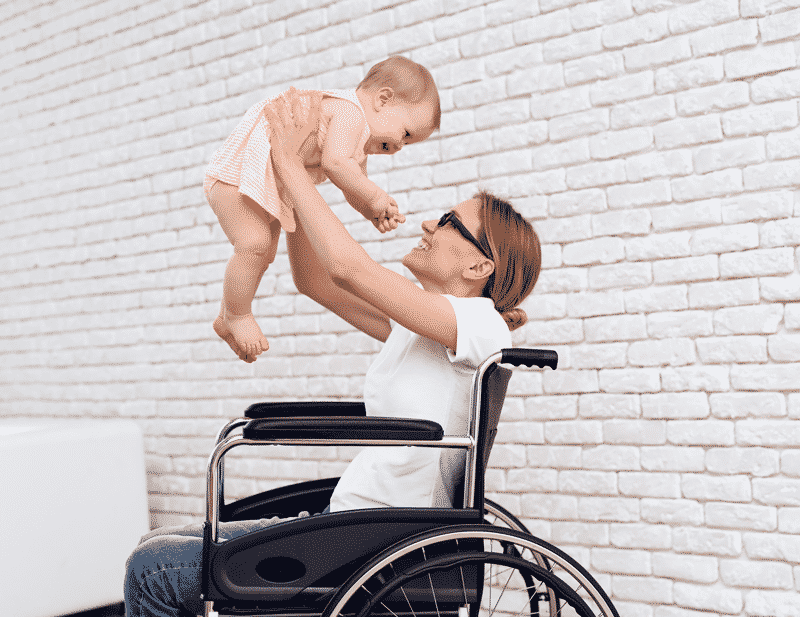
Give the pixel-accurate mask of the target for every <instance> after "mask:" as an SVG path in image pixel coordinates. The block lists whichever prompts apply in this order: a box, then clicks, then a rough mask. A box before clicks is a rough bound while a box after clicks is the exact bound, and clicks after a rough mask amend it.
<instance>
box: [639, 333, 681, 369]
mask: <svg viewBox="0 0 800 617" xmlns="http://www.w3.org/2000/svg"><path fill="white" fill-rule="evenodd" d="M694 361H695V351H694V343H693V342H692V341H691V339H665V340H661V341H639V342H634V343H631V345H630V347H629V348H628V362H629V363H630V364H631V365H632V366H684V365H686V364H691V363H693V362H694Z"/></svg>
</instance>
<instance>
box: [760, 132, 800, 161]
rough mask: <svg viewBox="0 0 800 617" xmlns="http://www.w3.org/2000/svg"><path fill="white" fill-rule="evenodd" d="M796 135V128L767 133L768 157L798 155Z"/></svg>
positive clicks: (799, 152)
mask: <svg viewBox="0 0 800 617" xmlns="http://www.w3.org/2000/svg"><path fill="white" fill-rule="evenodd" d="M798 137H800V130H798V129H795V130H793V131H784V132H782V133H772V134H770V135H767V156H768V157H769V158H770V159H788V158H796V157H797V156H798V155H800V148H798V147H797V144H796V140H797V139H798Z"/></svg>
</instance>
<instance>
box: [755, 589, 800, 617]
mask: <svg viewBox="0 0 800 617" xmlns="http://www.w3.org/2000/svg"><path fill="white" fill-rule="evenodd" d="M745 610H746V611H747V613H748V614H750V615H780V614H786V615H791V614H792V613H797V612H800V596H798V595H797V592H796V591H764V590H761V589H754V590H752V591H750V592H748V593H747V596H745Z"/></svg>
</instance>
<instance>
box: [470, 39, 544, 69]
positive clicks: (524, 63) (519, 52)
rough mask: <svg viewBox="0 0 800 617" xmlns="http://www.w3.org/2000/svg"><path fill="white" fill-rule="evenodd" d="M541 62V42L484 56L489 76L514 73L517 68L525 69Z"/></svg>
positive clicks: (542, 59) (542, 60)
mask: <svg viewBox="0 0 800 617" xmlns="http://www.w3.org/2000/svg"><path fill="white" fill-rule="evenodd" d="M543 62H544V58H543V56H542V44H541V43H533V44H530V45H520V46H517V47H514V48H512V49H509V50H506V51H501V52H498V53H493V54H487V55H485V56H484V64H485V66H486V74H487V75H489V76H490V77H495V76H497V75H507V74H510V73H511V74H515V73H516V72H517V71H519V70H523V69H527V68H529V67H531V66H534V65H536V64H542V63H543Z"/></svg>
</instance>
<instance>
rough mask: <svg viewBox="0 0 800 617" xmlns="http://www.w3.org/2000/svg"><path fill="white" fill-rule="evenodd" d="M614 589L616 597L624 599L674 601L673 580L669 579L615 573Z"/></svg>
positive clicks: (662, 602)
mask: <svg viewBox="0 0 800 617" xmlns="http://www.w3.org/2000/svg"><path fill="white" fill-rule="evenodd" d="M612 590H613V594H614V597H615V598H620V599H622V600H638V601H644V602H653V603H658V604H671V603H672V581H669V580H667V579H660V578H653V577H642V576H636V577H632V576H624V575H615V576H614V579H613V587H612Z"/></svg>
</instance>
